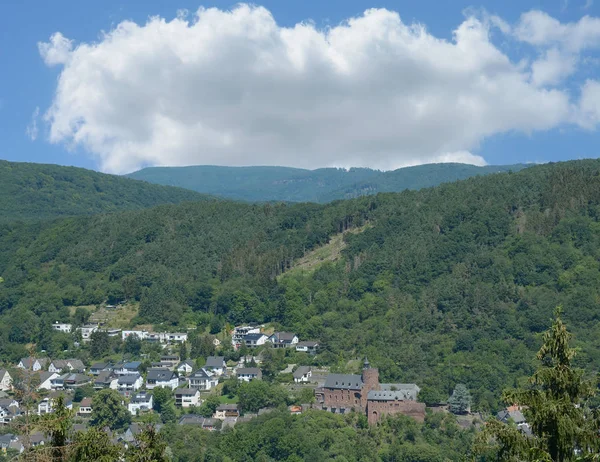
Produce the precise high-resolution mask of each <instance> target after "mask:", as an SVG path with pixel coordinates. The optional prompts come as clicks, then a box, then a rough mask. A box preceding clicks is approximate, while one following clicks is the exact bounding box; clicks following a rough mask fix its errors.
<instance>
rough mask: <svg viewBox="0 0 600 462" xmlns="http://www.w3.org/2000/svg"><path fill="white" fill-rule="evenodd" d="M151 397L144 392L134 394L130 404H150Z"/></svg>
mask: <svg viewBox="0 0 600 462" xmlns="http://www.w3.org/2000/svg"><path fill="white" fill-rule="evenodd" d="M151 397H152V395H151V394H150V393H147V392H145V391H141V392H139V393H136V394H135V396H134V397H133V398H131V402H132V403H137V404H139V403H149V402H150V398H151Z"/></svg>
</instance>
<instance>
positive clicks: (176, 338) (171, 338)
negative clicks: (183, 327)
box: [164, 332, 188, 343]
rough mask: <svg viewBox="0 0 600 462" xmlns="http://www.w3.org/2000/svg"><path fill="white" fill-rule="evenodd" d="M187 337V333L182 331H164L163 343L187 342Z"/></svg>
mask: <svg viewBox="0 0 600 462" xmlns="http://www.w3.org/2000/svg"><path fill="white" fill-rule="evenodd" d="M187 339H188V335H187V334H186V333H183V332H173V333H166V334H165V342H164V343H183V342H187Z"/></svg>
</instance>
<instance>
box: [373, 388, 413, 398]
mask: <svg viewBox="0 0 600 462" xmlns="http://www.w3.org/2000/svg"><path fill="white" fill-rule="evenodd" d="M367 400H369V401H412V398H411V397H410V395H409V394H407V393H406V392H405V391H402V390H395V391H390V390H371V391H369V393H368V394H367Z"/></svg>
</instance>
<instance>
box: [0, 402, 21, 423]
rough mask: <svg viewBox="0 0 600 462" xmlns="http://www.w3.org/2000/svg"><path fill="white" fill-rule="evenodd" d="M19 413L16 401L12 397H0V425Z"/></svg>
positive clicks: (9, 421) (10, 420)
mask: <svg viewBox="0 0 600 462" xmlns="http://www.w3.org/2000/svg"><path fill="white" fill-rule="evenodd" d="M20 415H21V409H19V403H18V401H16V400H14V399H0V425H7V424H9V423H11V422H12V420H13V419H14V418H15V417H18V416H20Z"/></svg>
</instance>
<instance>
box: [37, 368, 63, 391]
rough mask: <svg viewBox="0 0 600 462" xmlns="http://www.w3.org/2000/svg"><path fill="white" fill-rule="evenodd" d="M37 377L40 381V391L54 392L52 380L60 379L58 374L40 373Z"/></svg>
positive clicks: (38, 387)
mask: <svg viewBox="0 0 600 462" xmlns="http://www.w3.org/2000/svg"><path fill="white" fill-rule="evenodd" d="M37 377H38V379H39V385H38V386H37V389H38V390H52V380H54V379H55V378H57V377H58V374H57V373H56V372H46V371H41V372H38V374H37Z"/></svg>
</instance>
